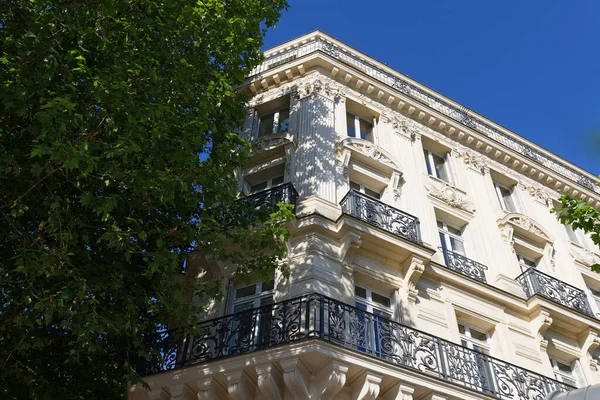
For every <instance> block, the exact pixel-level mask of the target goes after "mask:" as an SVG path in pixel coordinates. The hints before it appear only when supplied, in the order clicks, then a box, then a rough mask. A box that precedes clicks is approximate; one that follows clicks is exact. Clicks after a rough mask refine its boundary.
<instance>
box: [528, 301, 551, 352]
mask: <svg viewBox="0 0 600 400" xmlns="http://www.w3.org/2000/svg"><path fill="white" fill-rule="evenodd" d="M531 323H532V328H533V332H536V334H537V340H538V342H539V345H540V349H541V350H542V352H544V353H545V352H546V351H547V350H548V340H546V338H545V337H544V336H545V335H546V332H547V331H548V328H550V325H552V318H551V317H550V312H549V311H547V310H544V309H543V308H541V309H540V310H539V311H538V313H537V314H536V316H535V317H534V318H533V319H532V321H531Z"/></svg>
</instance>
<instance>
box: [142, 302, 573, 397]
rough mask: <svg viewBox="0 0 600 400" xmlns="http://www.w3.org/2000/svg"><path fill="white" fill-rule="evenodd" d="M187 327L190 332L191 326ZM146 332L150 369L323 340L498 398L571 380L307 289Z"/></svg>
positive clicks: (541, 393)
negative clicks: (273, 300) (184, 326)
mask: <svg viewBox="0 0 600 400" xmlns="http://www.w3.org/2000/svg"><path fill="white" fill-rule="evenodd" d="M189 332H192V330H190V331H189ZM189 332H188V333H187V334H186V332H184V331H182V330H171V331H165V332H161V333H159V334H157V335H155V336H152V337H149V338H148V339H147V340H148V342H147V343H148V345H149V346H150V347H151V348H152V349H153V354H154V357H153V358H151V359H150V360H148V359H142V360H140V362H139V363H138V365H137V368H136V371H137V372H138V373H139V374H140V375H150V374H155V373H159V372H163V371H168V370H173V369H177V368H184V367H191V366H193V365H196V364H203V363H206V362H210V361H214V360H219V359H223V358H225V357H231V356H236V355H241V354H247V353H251V352H255V351H259V350H264V349H267V348H272V347H275V346H279V345H283V344H286V343H293V342H300V341H307V340H324V341H326V342H329V343H332V344H334V345H337V346H341V347H344V348H348V349H351V350H353V351H357V352H360V353H363V354H366V355H368V356H371V357H374V358H377V359H379V360H382V361H384V362H386V363H389V364H392V365H395V366H399V367H402V368H407V369H410V370H413V371H417V372H419V373H420V374H423V375H428V376H430V377H433V378H436V379H441V380H443V381H446V382H449V383H452V384H454V385H459V386H462V387H466V388H468V389H470V390H474V391H477V392H480V393H485V394H486V395H490V396H495V397H497V398H499V399H507V400H508V399H511V400H514V399H519V400H530V399H543V398H545V396H546V395H547V394H548V393H550V392H552V391H554V390H559V391H566V390H570V389H572V387H570V386H568V385H565V384H564V383H561V382H558V381H556V380H554V379H551V378H548V377H546V376H543V375H540V374H537V373H535V372H532V371H529V370H526V369H523V368H521V367H518V366H516V365H513V364H509V363H507V362H504V361H502V360H499V359H497V358H493V357H490V356H488V355H486V354H484V353H481V352H478V351H474V350H470V349H468V348H466V347H463V346H461V345H458V344H455V343H452V342H449V341H446V340H443V339H440V338H438V337H436V336H433V335H430V334H428V333H424V332H421V331H418V330H416V329H412V328H409V327H407V326H404V325H401V324H399V323H396V322H394V321H391V320H388V319H385V318H382V317H380V316H376V315H374V314H371V313H368V312H366V311H363V310H360V309H358V308H355V307H353V306H350V305H348V304H344V303H341V302H339V301H336V300H333V299H331V298H328V297H325V296H322V295H318V294H309V295H306V296H304V297H299V298H296V299H292V300H287V301H284V302H280V303H275V304H271V305H268V306H263V307H260V308H256V309H253V310H247V311H243V312H239V313H236V314H232V315H227V316H225V317H221V318H217V319H212V320H209V321H206V322H203V323H201V324H200V325H199V326H196V327H194V329H193V334H191V333H189Z"/></svg>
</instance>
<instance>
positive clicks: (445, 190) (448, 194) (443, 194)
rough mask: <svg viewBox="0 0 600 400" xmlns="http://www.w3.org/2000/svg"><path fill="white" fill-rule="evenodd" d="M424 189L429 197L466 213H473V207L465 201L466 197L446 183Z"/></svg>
mask: <svg viewBox="0 0 600 400" xmlns="http://www.w3.org/2000/svg"><path fill="white" fill-rule="evenodd" d="M425 189H427V191H428V192H429V195H430V196H432V197H435V198H436V199H438V200H441V201H443V202H444V203H446V204H448V205H449V206H450V207H453V208H458V209H461V210H463V211H466V212H468V213H473V212H475V206H473V204H472V203H471V202H470V201H469V200H468V199H467V196H466V195H465V194H464V193H463V192H462V191H461V190H459V189H457V188H455V187H454V186H452V185H450V184H448V183H447V182H439V183H437V184H432V185H425Z"/></svg>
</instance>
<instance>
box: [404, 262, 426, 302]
mask: <svg viewBox="0 0 600 400" xmlns="http://www.w3.org/2000/svg"><path fill="white" fill-rule="evenodd" d="M423 271H425V261H424V260H423V259H421V258H419V257H416V256H414V255H413V257H412V259H411V260H410V264H409V266H408V269H407V271H406V274H405V275H404V281H403V288H404V291H405V293H406V296H407V298H408V301H409V303H412V304H415V302H416V301H417V294H418V290H417V282H418V281H419V278H420V277H421V275H422V274H423Z"/></svg>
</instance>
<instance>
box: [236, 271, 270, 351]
mask: <svg viewBox="0 0 600 400" xmlns="http://www.w3.org/2000/svg"><path fill="white" fill-rule="evenodd" d="M273 288H274V281H273V280H271V281H270V282H256V283H253V284H251V285H248V286H242V287H238V288H235V289H234V290H233V301H232V312H233V313H240V314H238V315H237V316H236V317H235V318H233V319H232V322H231V323H232V327H231V329H232V332H235V334H234V335H232V337H231V338H230V340H229V352H230V353H231V354H236V353H237V352H240V351H244V350H247V348H248V347H250V346H256V345H259V344H260V343H263V342H264V341H266V340H268V336H269V326H270V324H271V323H272V321H271V320H272V318H271V310H270V307H265V308H261V307H263V306H268V305H269V304H273Z"/></svg>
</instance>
